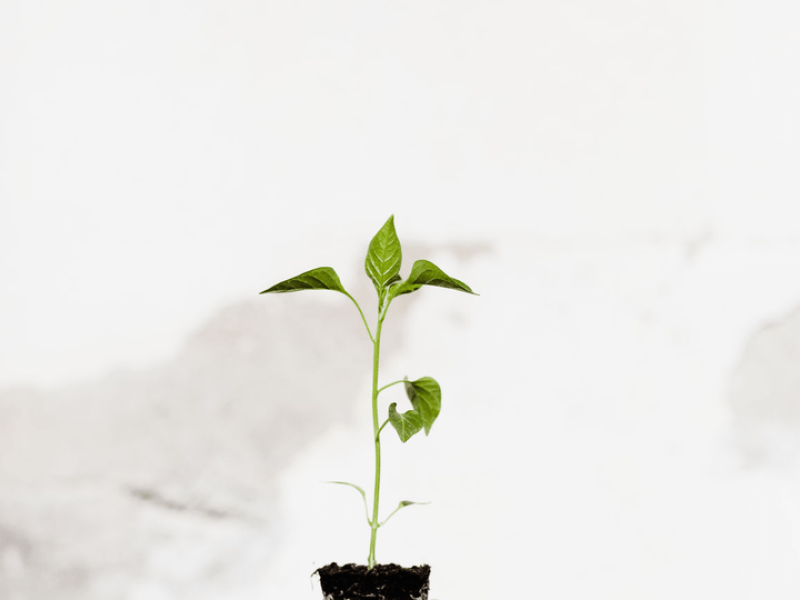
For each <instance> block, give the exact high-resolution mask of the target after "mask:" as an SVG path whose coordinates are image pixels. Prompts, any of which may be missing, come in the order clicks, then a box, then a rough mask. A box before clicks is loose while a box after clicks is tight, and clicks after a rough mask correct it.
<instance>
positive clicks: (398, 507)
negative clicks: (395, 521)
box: [379, 500, 430, 527]
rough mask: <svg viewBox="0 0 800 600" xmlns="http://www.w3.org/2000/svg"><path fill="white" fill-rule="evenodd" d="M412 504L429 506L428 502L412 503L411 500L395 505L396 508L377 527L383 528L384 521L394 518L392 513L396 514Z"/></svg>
mask: <svg viewBox="0 0 800 600" xmlns="http://www.w3.org/2000/svg"><path fill="white" fill-rule="evenodd" d="M412 504H430V502H412V501H411V500H403V501H401V502H400V504H398V505H397V508H395V509H394V510H393V511H392V512H391V514H389V516H388V517H386V518H385V519H384V520H383V521H381V523H380V525H379V527H383V526H384V525H385V524H386V521H388V520H389V519H391V518H392V517H393V516H394V513H396V512H397V511H398V510H400V509H401V508H405V507H406V506H411V505H412Z"/></svg>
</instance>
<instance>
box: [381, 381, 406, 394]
mask: <svg viewBox="0 0 800 600" xmlns="http://www.w3.org/2000/svg"><path fill="white" fill-rule="evenodd" d="M404 382H405V379H400V380H399V381H393V382H392V383H387V384H386V385H385V386H383V387H382V388H381V389H379V390H378V393H379V394H380V393H381V392H382V391H383V390H385V389H386V388H390V387H392V386H393V385H397V384H398V383H404Z"/></svg>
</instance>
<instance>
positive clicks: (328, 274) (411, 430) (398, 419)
mask: <svg viewBox="0 0 800 600" xmlns="http://www.w3.org/2000/svg"><path fill="white" fill-rule="evenodd" d="M402 259H403V252H402V248H401V246H400V240H399V239H398V237H397V232H396V231H395V227H394V215H392V216H391V217H389V219H388V220H387V221H386V223H385V224H384V225H383V227H381V229H380V231H378V233H377V234H375V237H373V238H372V241H371V242H370V244H369V249H368V250H367V257H366V259H365V261H364V269H365V270H366V272H367V275H368V276H369V278H370V279H371V280H372V283H373V284H374V286H375V290H376V291H377V292H378V318H379V320H380V321H383V319H384V317H385V316H386V311H385V309H386V308H388V306H389V303H391V301H392V300H393V299H394V298H396V297H397V296H400V295H403V294H410V293H412V292H415V291H417V290H418V289H419V288H421V287H422V286H423V285H432V286H436V287H443V288H447V289H451V290H457V291H460V292H467V293H468V294H473V295H477V294H475V292H473V291H472V290H471V289H470V287H469V286H468V285H467V284H466V283H464V282H463V281H459V280H458V279H454V278H452V277H450V276H449V275H447V274H446V273H445V272H444V271H442V270H441V269H440V268H439V267H437V266H436V265H434V264H433V263H432V262H430V261H428V260H418V261H416V262H414V266H413V267H412V268H411V274H410V275H409V276H408V278H407V279H405V280H403V279H402V278H401V277H400V265H401V263H402ZM301 290H332V291H334V292H340V293H342V294H344V295H345V296H347V297H348V298H350V299H351V300H352V301H353V303H354V304H355V305H356V306H357V307H358V302H356V300H355V298H353V297H352V296H351V295H350V294H349V293H348V292H347V290H345V289H344V286H342V282H341V281H340V280H339V276H338V275H337V274H336V271H334V270H333V269H332V268H331V267H318V268H316V269H311V270H310V271H306V272H304V273H300V275H297V276H295V277H291V278H289V279H286V280H285V281H281V282H280V283H276V284H275V285H273V286H272V287H270V288H268V289H266V290H264V291H263V292H261V293H262V294H269V293H286V292H299V291H301ZM360 310H361V308H360V307H359V311H360ZM362 316H363V315H362ZM365 323H366V322H365ZM368 329H369V328H368ZM370 337H371V334H370ZM373 342H374V340H373ZM404 384H405V389H406V395H407V396H408V399H409V400H410V402H411V405H412V407H413V408H412V410H410V411H407V412H405V413H398V412H397V403H396V402H393V403H392V404H391V405H390V406H389V422H390V423H391V424H392V426H393V427H394V429H395V431H397V435H398V436H399V437H400V440H401V441H402V442H406V441H408V440H409V439H410V438H411V437H412V436H413V435H414V434H416V433H418V432H419V431H421V430H422V429H423V428H424V429H425V435H428V433H430V429H431V426H432V425H433V422H434V421H435V420H436V417H438V416H439V412H440V411H441V401H442V393H441V388H440V387H439V384H438V383H437V382H436V380H435V379H433V378H432V377H422V378H421V379H417V380H415V381H408V379H405V380H404Z"/></svg>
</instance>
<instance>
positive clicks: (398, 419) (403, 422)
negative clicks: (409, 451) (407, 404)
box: [389, 402, 422, 443]
mask: <svg viewBox="0 0 800 600" xmlns="http://www.w3.org/2000/svg"><path fill="white" fill-rule="evenodd" d="M389 423H391V424H392V427H394V429H395V431H397V435H398V436H400V441H401V442H403V443H406V442H407V441H408V440H409V439H411V437H412V436H413V435H414V434H415V433H418V432H420V431H421V430H422V417H421V416H420V414H419V413H418V412H417V411H416V409H412V410H409V411H406V412H404V413H402V414H401V413H398V412H397V402H392V403H391V404H390V405H389Z"/></svg>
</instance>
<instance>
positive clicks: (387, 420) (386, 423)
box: [375, 419, 389, 438]
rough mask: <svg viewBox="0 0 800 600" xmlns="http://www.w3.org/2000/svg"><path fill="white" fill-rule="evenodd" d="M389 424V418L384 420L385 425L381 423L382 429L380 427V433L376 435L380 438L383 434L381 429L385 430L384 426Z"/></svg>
mask: <svg viewBox="0 0 800 600" xmlns="http://www.w3.org/2000/svg"><path fill="white" fill-rule="evenodd" d="M388 424H389V419H386V420H385V421H384V422H383V425H381V427H380V429H378V435H377V436H375V437H378V438H379V437H380V436H381V431H383V428H384V427H386V426H387V425H388Z"/></svg>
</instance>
